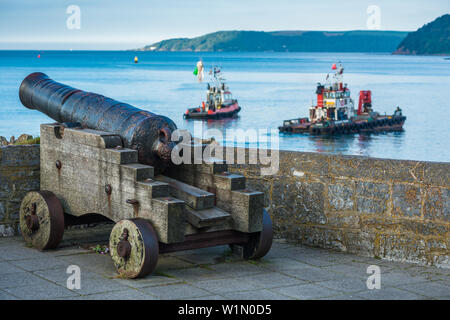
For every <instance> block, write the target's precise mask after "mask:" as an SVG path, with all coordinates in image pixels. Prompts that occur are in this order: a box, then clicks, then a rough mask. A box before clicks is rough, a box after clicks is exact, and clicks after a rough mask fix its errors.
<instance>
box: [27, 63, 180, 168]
mask: <svg viewBox="0 0 450 320" xmlns="http://www.w3.org/2000/svg"><path fill="white" fill-rule="evenodd" d="M19 97H20V101H21V102H22V104H23V105H24V106H25V107H27V108H30V109H36V110H39V111H41V112H42V113H44V114H46V115H47V116H49V117H50V118H52V119H55V120H56V121H58V122H60V123H65V122H75V123H79V125H80V126H82V127H84V128H91V129H95V130H101V131H106V132H111V133H115V134H118V135H120V136H121V137H122V139H123V142H124V147H127V148H132V149H135V150H137V151H138V158H139V162H140V163H143V164H148V165H152V166H155V169H156V170H162V169H163V168H164V167H166V166H167V165H168V164H169V162H170V155H171V151H172V149H173V147H174V146H175V144H174V143H173V142H172V141H171V134H172V132H173V131H174V130H176V128H177V127H176V125H175V123H174V122H173V121H172V120H170V119H169V118H167V117H164V116H161V115H157V114H154V113H151V112H149V111H144V110H141V109H138V108H136V107H133V106H131V105H129V104H126V103H122V102H119V101H116V100H113V99H111V98H108V97H105V96H102V95H99V94H95V93H91V92H85V91H82V90H78V89H75V88H72V87H69V86H67V85H64V84H61V83H58V82H55V81H53V80H52V79H50V78H49V77H48V76H47V75H45V74H44V73H40V72H36V73H32V74H30V75H28V76H27V77H26V78H25V79H24V80H23V82H22V84H21V85H20V89H19ZM58 130H61V129H58ZM60 133H61V132H60ZM60 136H61V137H62V135H61V134H60Z"/></svg>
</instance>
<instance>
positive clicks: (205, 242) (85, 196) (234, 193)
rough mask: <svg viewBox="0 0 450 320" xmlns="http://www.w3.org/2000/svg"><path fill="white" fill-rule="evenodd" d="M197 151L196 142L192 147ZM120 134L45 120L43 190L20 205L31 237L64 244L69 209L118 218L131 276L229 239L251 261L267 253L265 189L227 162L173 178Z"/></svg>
mask: <svg viewBox="0 0 450 320" xmlns="http://www.w3.org/2000/svg"><path fill="white" fill-rule="evenodd" d="M192 147H193V148H194V147H195V146H192ZM139 159H140V157H139V151H138V150H135V149H132V148H129V147H127V145H126V143H124V141H123V137H122V136H121V135H120V134H117V133H114V132H105V131H97V130H93V129H88V128H82V127H72V128H70V127H65V126H64V125H62V124H59V123H55V124H43V125H41V191H39V192H30V193H29V194H27V195H26V196H25V198H24V199H23V202H22V205H21V209H20V219H21V222H20V223H21V229H22V234H23V237H24V239H25V240H26V241H27V242H29V243H31V244H33V246H35V247H36V248H38V249H41V250H43V249H51V248H55V247H57V245H58V243H59V242H60V240H61V238H62V236H63V232H64V213H65V214H66V216H67V215H69V216H76V217H81V216H84V215H86V214H89V213H96V214H100V215H102V216H103V217H106V218H108V219H109V220H112V221H113V222H115V223H116V224H115V225H114V227H113V229H112V231H111V235H110V253H111V257H112V261H113V263H114V265H115V266H116V268H117V270H118V272H119V273H120V274H122V275H123V276H126V277H129V278H137V277H143V276H145V275H147V274H149V273H151V272H152V271H153V270H154V269H155V267H156V264H157V260H158V255H159V254H160V253H164V252H172V251H178V250H187V249H193V248H201V247H209V246H216V245H224V244H229V245H231V246H233V247H234V248H236V249H238V251H240V252H241V254H242V256H243V257H244V258H246V259H257V258H260V257H262V256H264V255H265V254H266V253H267V252H268V251H269V249H270V247H271V243H272V223H271V220H270V217H269V215H268V214H267V212H266V211H265V210H264V208H263V193H261V192H256V191H251V190H248V189H246V188H245V177H243V176H240V175H236V174H231V173H227V165H226V164H225V163H222V162H220V161H216V162H214V163H203V164H192V165H189V164H183V165H179V166H173V165H172V166H171V168H170V170H168V171H167V175H164V176H163V175H161V174H157V173H155V167H154V166H150V165H148V164H145V163H141V162H140V161H139Z"/></svg>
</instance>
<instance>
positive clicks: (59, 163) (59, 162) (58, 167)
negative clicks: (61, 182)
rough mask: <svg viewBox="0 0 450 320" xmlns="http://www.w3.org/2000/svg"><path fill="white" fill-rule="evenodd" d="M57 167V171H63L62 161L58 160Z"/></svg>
mask: <svg viewBox="0 0 450 320" xmlns="http://www.w3.org/2000/svg"><path fill="white" fill-rule="evenodd" d="M55 166H56V169H58V170H61V167H62V163H61V161H60V160H56V162H55Z"/></svg>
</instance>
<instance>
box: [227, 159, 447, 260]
mask: <svg viewBox="0 0 450 320" xmlns="http://www.w3.org/2000/svg"><path fill="white" fill-rule="evenodd" d="M246 153H247V155H248V150H246ZM279 157H280V168H279V170H278V173H276V174H275V175H272V176H261V175H260V167H259V166H258V165H233V166H231V167H230V169H229V171H234V172H240V173H241V174H243V175H245V176H246V178H247V184H248V187H249V188H253V189H256V190H260V191H264V193H265V207H266V208H267V209H268V211H269V213H270V214H271V216H272V220H273V223H274V231H275V234H276V235H277V236H278V237H281V238H286V239H289V240H294V241H298V242H301V243H303V244H307V245H311V246H318V247H324V248H333V249H337V250H341V251H346V252H351V253H356V254H362V255H366V256H372V257H379V258H386V259H392V260H398V261H409V262H416V263H421V264H430V265H438V266H442V267H450V261H449V249H450V233H449V231H450V189H449V188H450V163H434V162H420V161H404V160H389V159H375V158H368V157H360V156H340V155H325V154H318V153H307V152H289V151H281V152H280V155H279ZM247 158H248V157H247Z"/></svg>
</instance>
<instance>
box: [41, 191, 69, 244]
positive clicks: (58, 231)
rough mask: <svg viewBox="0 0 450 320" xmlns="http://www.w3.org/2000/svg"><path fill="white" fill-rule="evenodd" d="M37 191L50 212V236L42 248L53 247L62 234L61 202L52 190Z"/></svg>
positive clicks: (62, 216)
mask: <svg viewBox="0 0 450 320" xmlns="http://www.w3.org/2000/svg"><path fill="white" fill-rule="evenodd" d="M39 193H40V194H41V195H42V197H43V198H44V200H45V202H46V204H47V207H48V211H49V213H50V221H49V223H50V236H49V240H48V242H47V244H46V245H45V246H44V248H42V250H46V249H54V248H56V247H57V246H58V244H59V243H60V242H61V240H62V237H63V234H64V210H63V207H62V205H61V202H60V201H59V200H58V198H57V197H56V196H55V195H54V194H53V192H50V191H46V190H43V191H39Z"/></svg>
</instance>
